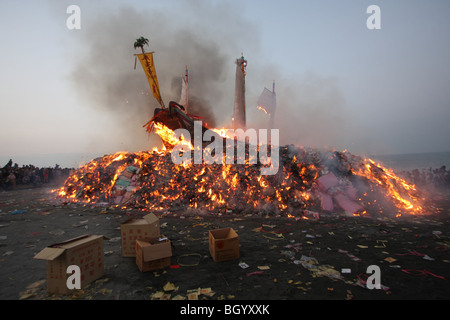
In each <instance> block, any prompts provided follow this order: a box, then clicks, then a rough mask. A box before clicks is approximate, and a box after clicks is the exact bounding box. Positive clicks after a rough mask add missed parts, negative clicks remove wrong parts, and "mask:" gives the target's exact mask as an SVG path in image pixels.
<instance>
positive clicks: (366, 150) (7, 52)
mask: <svg viewBox="0 0 450 320" xmlns="http://www.w3.org/2000/svg"><path fill="white" fill-rule="evenodd" d="M71 4H76V5H78V6H79V7H80V8H81V29H80V30H69V29H68V28H67V26H66V20H67V18H68V17H69V14H67V13H66V9H67V7H68V6H69V5H71ZM372 4H376V5H378V6H379V7H380V9H381V29H380V30H369V29H368V28H367V26H366V21H367V19H368V18H369V17H370V14H368V13H367V12H366V10H367V8H368V7H369V6H370V5H372ZM449 9H450V2H448V1H438V0H433V1H417V0H413V1H411V0H398V1H376V0H370V1H365V0H351V1H350V0H345V1H325V0H316V1H298V0H294V1H287V0H281V1H266V0H244V1H238V0H229V1H219V0H215V1H201V0H197V1H181V0H178V1H176V0H171V1H156V0H151V1H138V0H136V1H125V0H123V1H120V0H117V1H26V0H25V1H1V2H0V35H1V36H0V46H1V50H0V70H1V73H0V108H1V109H0V110H1V119H2V125H1V126H0V134H1V137H2V138H1V140H0V159H4V158H13V159H14V158H15V157H20V156H26V155H30V156H32V155H39V154H63V153H94V154H98V155H103V154H107V153H113V152H116V151H139V150H146V149H151V148H152V147H153V146H160V141H159V140H158V139H157V138H156V137H152V136H150V137H149V136H148V135H147V133H146V132H145V130H144V128H142V125H143V124H145V123H146V122H147V121H148V120H149V119H150V117H151V115H152V113H153V109H154V107H155V106H156V105H157V104H156V102H155V101H154V100H152V99H151V98H148V96H146V93H147V92H148V83H147V82H146V79H145V77H144V73H143V71H142V69H139V65H138V68H137V69H136V70H134V57H133V54H134V53H135V50H134V48H133V43H134V40H135V39H136V38H138V37H140V36H144V37H146V38H149V40H150V47H149V48H146V50H153V51H156V53H155V63H156V70H157V73H158V78H159V80H160V87H161V91H162V93H163V99H164V100H165V101H166V104H167V103H168V102H169V101H170V100H178V96H177V94H178V93H177V92H178V91H177V86H176V80H174V79H176V77H179V76H181V75H182V73H183V72H184V66H185V65H186V64H187V65H188V67H189V73H190V77H191V78H190V79H191V87H190V92H192V94H193V96H194V98H197V99H200V100H202V101H203V105H204V107H205V108H206V109H207V110H206V111H208V112H211V115H212V117H213V118H214V122H215V123H216V125H217V126H218V127H226V126H229V125H230V121H231V116H232V112H233V100H234V71H235V65H234V60H235V59H236V58H238V57H239V56H240V55H241V52H243V53H244V56H245V58H246V59H247V60H248V68H247V78H246V85H247V87H246V89H247V91H246V102H247V118H248V122H249V125H250V126H253V127H254V128H259V127H264V126H265V125H266V124H267V122H268V119H267V117H266V116H265V115H264V114H263V113H262V112H261V111H259V110H257V109H256V107H255V104H256V101H257V99H258V96H259V94H260V93H261V92H262V90H263V88H264V87H268V88H271V86H272V81H273V80H275V82H276V91H277V101H278V109H277V113H276V117H275V126H276V127H277V128H279V129H280V139H281V141H280V142H281V143H282V144H288V143H293V144H297V145H305V146H313V147H325V146H328V147H334V148H337V149H341V150H343V149H348V150H349V151H351V152H353V153H357V154H390V153H418V152H435V151H450V143H449V138H450V129H449V128H450V126H449V122H450V121H449V120H450V90H449V89H450V63H449V62H448V59H449V57H450V37H449V36H448V30H450V19H448V12H449ZM142 93H143V94H142ZM206 111H203V112H206ZM53 164H54V162H50V163H49V165H53ZM0 165H1V164H0Z"/></svg>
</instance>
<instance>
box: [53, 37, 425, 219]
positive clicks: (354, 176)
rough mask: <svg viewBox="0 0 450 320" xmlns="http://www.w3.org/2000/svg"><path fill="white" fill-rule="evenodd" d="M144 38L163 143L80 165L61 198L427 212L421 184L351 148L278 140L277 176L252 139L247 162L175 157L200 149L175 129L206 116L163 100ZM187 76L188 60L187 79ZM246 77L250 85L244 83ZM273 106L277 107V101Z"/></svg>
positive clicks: (273, 211) (275, 209) (246, 209)
mask: <svg viewBox="0 0 450 320" xmlns="http://www.w3.org/2000/svg"><path fill="white" fill-rule="evenodd" d="M145 45H148V39H145V38H143V37H141V38H139V39H137V40H136V42H135V45H134V47H135V49H137V48H141V50H142V54H138V55H136V60H137V59H138V58H139V61H140V62H141V64H142V67H143V69H144V71H145V74H146V76H147V79H148V81H149V84H150V88H151V90H152V94H153V96H154V97H155V98H156V100H157V101H158V102H159V103H160V104H161V109H155V117H154V118H153V119H152V120H151V121H149V122H148V123H147V124H146V125H145V126H146V127H147V130H148V131H149V132H154V133H156V134H158V135H159V136H160V137H161V138H162V141H163V145H164V148H163V149H162V150H158V149H154V150H152V151H145V152H136V153H130V152H118V153H115V154H112V155H106V156H104V157H100V158H97V159H94V160H92V161H91V162H89V163H88V164H86V165H84V166H82V167H80V168H78V170H76V172H75V173H73V174H72V175H71V176H70V177H68V179H67V180H66V181H65V183H64V186H63V187H61V188H60V189H59V190H56V191H57V193H58V196H59V197H61V198H62V199H64V200H67V201H73V202H84V203H91V204H98V203H102V204H104V203H106V204H108V205H113V206H119V207H122V208H135V209H140V210H143V211H153V212H176V211H186V210H189V209H191V210H197V211H198V212H203V213H205V212H210V213H222V214H223V213H234V214H236V213H237V214H240V213H244V214H253V213H256V214H264V215H284V216H288V217H296V218H307V217H309V216H316V217H317V216H318V215H319V214H345V215H371V216H374V215H375V216H376V215H395V216H399V215H402V214H413V215H414V214H419V213H422V212H423V205H422V204H421V202H422V200H423V199H422V197H421V196H420V194H419V192H418V190H416V188H415V186H414V185H412V184H409V183H408V182H406V181H405V180H403V179H401V178H400V177H398V176H397V175H395V174H394V172H393V171H392V170H389V169H387V168H385V167H383V166H382V165H381V164H378V163H376V162H374V161H372V160H371V159H366V158H363V157H359V156H355V155H353V154H351V153H349V152H346V151H343V152H339V151H334V150H331V151H323V150H320V151H319V150H315V149H309V148H308V149H306V148H301V147H295V146H292V145H289V146H283V147H279V149H278V151H279V166H278V171H277V173H276V174H274V175H261V170H260V169H261V163H256V164H254V163H253V161H250V159H249V157H248V156H249V153H248V149H249V147H251V146H249V145H247V154H245V155H244V157H245V159H244V160H243V161H241V162H238V163H242V164H228V163H227V162H226V161H223V163H215V164H207V163H205V162H203V163H199V164H192V163H183V164H175V163H174V162H173V161H172V157H171V151H172V150H173V148H174V147H175V146H176V145H177V144H179V143H183V144H185V145H186V147H185V148H184V149H183V150H184V152H194V147H193V146H192V145H191V142H189V139H186V140H184V139H182V138H178V137H177V136H176V135H175V133H174V130H175V129H174V128H175V127H180V126H181V127H184V128H186V127H189V126H190V125H192V121H193V120H196V121H197V120H198V119H201V118H200V117H197V116H193V115H189V114H187V112H186V111H187V110H185V109H186V108H184V107H183V106H181V105H179V104H178V105H177V104H172V103H171V104H170V105H169V108H167V107H166V106H165V105H164V103H163V101H162V98H161V95H160V91H159V86H158V81H157V77H156V71H155V66H154V62H153V56H152V54H153V52H150V53H146V52H145V51H144V49H143V48H144V46H145ZM245 66H246V60H244V58H243V57H242V58H241V59H238V60H237V70H236V73H237V75H240V79H241V80H242V79H243V77H245ZM187 82H188V75H187V67H186V75H185V79H184V81H183V84H185V85H187ZM239 83H241V85H242V86H243V83H244V82H243V80H242V81H240V82H239ZM242 90H243V88H242ZM266 91H267V92H266V95H268V96H266V97H265V99H263V100H265V101H266V102H267V101H269V102H271V103H272V104H274V103H275V100H274V98H275V90H274V89H273V92H269V91H268V90H266ZM185 92H186V96H185V97H186V99H187V90H185ZM183 96H184V95H182V97H183ZM241 96H242V95H241ZM186 106H187V104H186ZM179 107H180V108H179ZM182 109H183V111H181V110H182ZM272 109H273V110H272V111H271V113H273V112H274V109H275V108H274V105H272ZM268 110H270V109H268ZM271 119H272V116H271ZM165 124H168V126H166V125H165ZM169 124H170V125H169ZM214 131H215V132H216V133H217V134H218V135H220V137H221V139H225V140H224V141H227V143H228V141H230V139H234V138H230V137H228V136H227V135H226V132H225V131H223V130H214ZM180 140H183V141H180ZM240 156H242V154H240Z"/></svg>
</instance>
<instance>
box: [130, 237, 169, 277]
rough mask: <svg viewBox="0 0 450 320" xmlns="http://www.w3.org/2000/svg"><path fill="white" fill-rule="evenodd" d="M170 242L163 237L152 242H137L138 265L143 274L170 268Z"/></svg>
mask: <svg viewBox="0 0 450 320" xmlns="http://www.w3.org/2000/svg"><path fill="white" fill-rule="evenodd" d="M171 257H172V248H171V244H170V240H169V239H167V238H165V237H164V236H162V237H161V238H156V239H151V240H148V239H147V240H136V264H137V266H138V268H139V270H141V271H142V272H146V271H152V270H157V269H162V268H164V267H168V266H170V262H171Z"/></svg>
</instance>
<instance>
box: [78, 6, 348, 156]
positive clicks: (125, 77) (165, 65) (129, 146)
mask: <svg viewBox="0 0 450 320" xmlns="http://www.w3.org/2000/svg"><path fill="white" fill-rule="evenodd" d="M175 7H176V8H175ZM86 20H87V21H86ZM83 21H84V22H83V23H84V24H83V27H82V30H81V32H80V38H79V41H80V46H79V47H80V50H79V51H80V52H78V53H77V55H76V58H75V64H74V65H75V67H74V69H73V72H72V74H71V81H72V83H73V85H74V87H75V89H76V91H77V92H78V93H79V94H80V95H81V96H82V97H83V98H84V99H85V101H86V105H87V107H88V108H93V110H95V111H96V112H100V114H102V116H104V119H106V120H102V121H99V129H98V131H100V132H101V133H99V134H98V135H97V136H96V137H93V141H92V146H91V147H92V148H93V149H96V148H97V146H98V145H100V144H101V145H102V147H104V146H105V144H109V145H111V147H110V150H114V149H117V146H118V145H120V146H122V147H121V148H120V149H126V150H127V151H138V150H142V149H151V147H153V146H154V145H157V146H161V143H160V139H159V137H157V136H156V135H154V134H152V135H150V136H148V135H147V133H146V132H145V129H144V128H143V127H142V126H143V125H144V124H145V123H146V122H147V121H148V120H150V119H151V117H152V116H153V112H154V109H155V108H156V107H158V106H159V105H158V103H157V101H156V100H155V99H154V98H153V96H152V95H151V91H150V88H149V85H148V82H147V79H146V77H145V74H144V71H143V70H142V67H141V65H140V63H139V61H137V63H136V69H134V65H135V57H134V56H133V54H135V53H139V51H140V50H134V48H133V44H134V41H135V40H136V39H137V38H139V37H141V36H143V37H145V38H147V39H149V46H148V47H145V48H144V49H145V50H146V51H147V52H149V51H155V54H154V61H155V65H156V73H157V76H158V81H159V85H160V90H161V95H162V98H163V100H164V102H165V104H166V105H168V103H169V101H171V100H173V101H178V100H179V99H180V91H181V81H182V76H183V75H184V71H185V66H186V65H187V66H188V69H189V113H191V114H195V115H198V116H202V117H204V118H205V119H206V121H207V122H208V124H209V125H210V126H218V127H230V125H231V117H232V113H233V107H234V72H235V65H234V63H235V60H236V58H238V57H239V56H240V55H241V52H244V56H245V57H246V58H247V59H248V61H249V66H248V68H247V79H246V104H247V127H252V128H255V129H258V128H262V127H267V124H268V117H267V115H265V114H263V113H262V111H259V110H258V109H257V108H256V101H257V99H258V96H259V94H260V93H261V91H262V89H263V88H264V86H267V87H268V88H271V85H272V80H275V81H276V92H277V111H276V114H275V122H274V123H275V128H278V129H280V144H281V145H283V144H290V143H293V144H296V145H304V146H312V147H324V146H341V145H342V146H345V141H346V138H345V137H346V134H347V132H346V130H347V129H349V124H348V121H346V118H347V117H346V115H345V113H346V111H345V99H344V97H343V95H342V93H341V92H340V89H339V86H338V81H337V80H336V79H332V78H329V79H327V78H323V77H321V76H320V75H317V74H315V73H314V72H306V73H305V74H303V75H293V76H289V75H286V74H283V72H282V71H280V68H279V66H278V65H276V64H275V63H280V62H279V61H266V60H264V58H261V57H260V56H261V51H262V50H261V41H260V38H261V36H262V35H261V34H260V32H259V29H258V27H257V26H256V25H254V24H252V23H251V22H249V21H247V20H246V19H244V18H243V17H242V16H241V14H240V13H239V10H236V8H235V7H232V6H231V5H227V4H213V3H210V2H206V1H183V2H180V3H178V2H177V6H168V8H165V9H164V11H159V10H156V9H155V10H148V9H144V10H140V9H136V8H134V7H130V6H122V7H119V8H111V9H108V7H104V8H102V9H101V10H99V11H98V13H97V15H96V16H94V15H92V14H91V15H90V17H89V19H85V20H83ZM286 48H289V43H286ZM104 122H107V124H104Z"/></svg>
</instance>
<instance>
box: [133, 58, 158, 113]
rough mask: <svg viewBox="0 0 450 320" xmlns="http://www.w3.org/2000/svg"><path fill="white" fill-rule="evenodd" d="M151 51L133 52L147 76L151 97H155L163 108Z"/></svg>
mask: <svg viewBox="0 0 450 320" xmlns="http://www.w3.org/2000/svg"><path fill="white" fill-rule="evenodd" d="M153 53H154V52H147V53H143V54H142V53H141V54H135V56H136V57H138V58H139V61H140V62H141V65H142V68H143V69H144V72H145V75H146V76H147V79H148V83H149V85H150V89H151V90H152V94H153V97H155V99H156V100H157V101H158V102H159V104H160V105H161V106H162V107H163V108H164V102H163V100H162V98H161V92H160V91H159V84H158V77H157V76H156V70H155V63H154V61H153Z"/></svg>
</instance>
